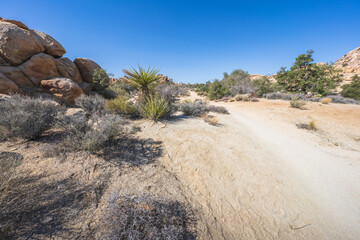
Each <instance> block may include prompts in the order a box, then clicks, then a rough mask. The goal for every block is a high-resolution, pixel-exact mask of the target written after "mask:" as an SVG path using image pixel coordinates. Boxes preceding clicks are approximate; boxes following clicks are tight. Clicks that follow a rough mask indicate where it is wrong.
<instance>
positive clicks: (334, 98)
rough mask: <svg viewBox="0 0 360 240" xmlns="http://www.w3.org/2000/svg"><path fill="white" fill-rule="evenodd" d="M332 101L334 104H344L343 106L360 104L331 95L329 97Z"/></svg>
mask: <svg viewBox="0 0 360 240" xmlns="http://www.w3.org/2000/svg"><path fill="white" fill-rule="evenodd" d="M327 97H328V98H330V99H331V102H332V103H342V104H360V101H357V100H354V99H352V98H345V97H343V96H340V95H329V96H327Z"/></svg>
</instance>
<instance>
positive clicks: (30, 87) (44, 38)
mask: <svg viewBox="0 0 360 240" xmlns="http://www.w3.org/2000/svg"><path fill="white" fill-rule="evenodd" d="M65 53H66V51H65V49H64V47H63V46H62V45H61V44H60V43H59V42H58V41H56V40H55V39H54V38H52V37H51V36H49V35H48V34H46V33H43V32H40V31H37V30H33V29H29V28H28V27H27V26H26V25H25V24H23V23H22V22H19V21H15V20H8V19H2V18H0V94H12V93H20V94H24V95H30V96H34V97H43V98H50V99H56V100H58V101H61V102H66V103H68V104H73V103H74V99H75V98H76V97H78V96H80V95H82V94H84V93H85V94H87V93H89V92H90V91H91V90H92V86H91V85H92V82H93V78H92V76H93V73H94V71H95V70H96V69H99V68H101V67H100V66H99V65H98V64H97V63H96V62H94V61H92V60H90V59H86V58H76V59H75V61H74V62H73V61H71V60H70V59H68V58H66V57H63V55H64V54H65Z"/></svg>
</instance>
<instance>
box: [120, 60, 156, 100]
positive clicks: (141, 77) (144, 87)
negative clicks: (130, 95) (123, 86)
mask: <svg viewBox="0 0 360 240" xmlns="http://www.w3.org/2000/svg"><path fill="white" fill-rule="evenodd" d="M159 71H160V70H159V69H157V68H150V67H149V68H148V69H147V70H145V69H144V68H143V67H141V66H138V70H136V69H135V68H131V69H130V70H123V72H124V73H125V77H124V79H125V80H126V82H127V83H128V84H130V85H131V86H133V87H135V88H136V89H138V91H139V99H140V101H141V102H142V101H143V100H145V99H146V98H148V97H150V95H151V93H152V92H153V89H154V88H155V87H156V85H158V84H159V80H160V76H159V75H158V73H159Z"/></svg>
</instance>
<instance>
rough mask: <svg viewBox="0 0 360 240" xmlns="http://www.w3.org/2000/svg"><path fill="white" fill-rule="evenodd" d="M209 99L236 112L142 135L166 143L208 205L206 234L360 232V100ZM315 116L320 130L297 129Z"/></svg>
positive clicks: (203, 212) (190, 190)
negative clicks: (301, 103)
mask: <svg viewBox="0 0 360 240" xmlns="http://www.w3.org/2000/svg"><path fill="white" fill-rule="evenodd" d="M189 98H191V99H192V100H194V98H196V96H195V95H194V93H192V94H191V96H190V97H189ZM211 104H215V105H219V106H225V107H226V108H227V109H228V110H229V111H230V113H231V114H230V115H218V114H216V116H217V117H218V118H219V122H220V125H219V126H218V127H214V126H210V125H208V124H206V123H205V122H204V121H203V120H201V119H187V118H183V119H181V118H180V119H179V120H178V121H177V122H169V123H167V125H166V126H165V127H163V126H161V124H157V125H153V126H150V125H148V124H144V131H143V132H142V133H141V135H142V136H146V137H149V136H151V137H152V138H154V139H155V140H159V141H162V142H163V143H164V147H165V157H164V159H163V160H162V161H163V162H164V164H165V165H166V166H167V167H168V168H169V169H171V171H173V172H174V173H176V175H177V177H178V178H179V180H180V182H181V183H182V185H183V186H186V187H185V191H186V193H187V194H188V195H189V196H190V197H191V199H192V202H193V204H194V207H195V208H196V209H198V210H199V212H200V216H201V221H200V223H199V229H200V239H357V238H358V236H360V228H359V226H360V202H359V199H360V198H359V197H360V186H359V184H358V183H359V181H360V161H359V160H360V151H359V149H360V141H359V139H360V124H359V123H360V122H359V119H360V106H357V105H341V104H329V105H321V104H319V103H308V104H307V105H306V110H299V109H293V108H289V102H287V101H269V100H261V101H260V102H233V103H211ZM312 119H314V120H315V122H316V125H317V127H318V130H317V131H309V130H304V129H298V128H297V127H296V123H302V122H304V123H308V122H309V121H310V120H312Z"/></svg>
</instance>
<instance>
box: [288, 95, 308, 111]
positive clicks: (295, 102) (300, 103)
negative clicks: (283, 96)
mask: <svg viewBox="0 0 360 240" xmlns="http://www.w3.org/2000/svg"><path fill="white" fill-rule="evenodd" d="M305 104H306V102H304V101H302V100H301V99H300V98H297V97H293V98H292V99H291V101H290V107H292V108H299V109H301V108H302V107H303V106H305Z"/></svg>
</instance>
